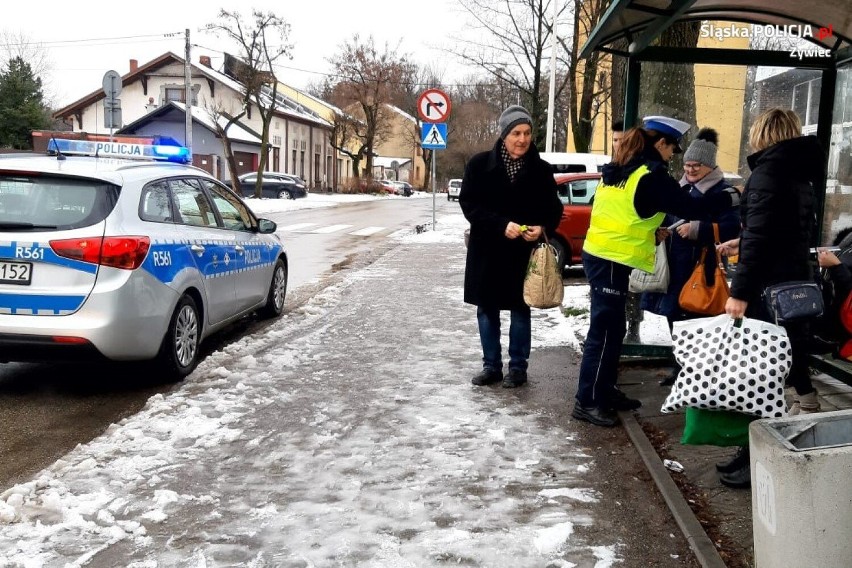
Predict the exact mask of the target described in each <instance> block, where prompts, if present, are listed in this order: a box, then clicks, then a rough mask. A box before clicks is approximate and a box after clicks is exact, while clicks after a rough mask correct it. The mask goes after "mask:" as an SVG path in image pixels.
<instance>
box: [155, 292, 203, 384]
mask: <svg viewBox="0 0 852 568" xmlns="http://www.w3.org/2000/svg"><path fill="white" fill-rule="evenodd" d="M200 337H201V324H200V319H199V316H198V306H197V305H196V304H195V300H193V299H192V297H190V296H184V297H182V298H181V299H180V301H179V302H178V304H177V307H176V308H175V311H174V313H173V314H172V319H171V321H170V322H169V329H168V330H167V331H166V336H165V337H164V338H163V345H162V346H161V347H160V356H159V362H160V364H161V365H162V367H163V368H164V371H165V372H166V373H168V376H170V377H173V378H175V379H182V378H183V377H185V376H186V375H188V374H189V373H191V372H192V370H193V369H194V368H195V365H196V364H197V363H198V344H199V340H200Z"/></svg>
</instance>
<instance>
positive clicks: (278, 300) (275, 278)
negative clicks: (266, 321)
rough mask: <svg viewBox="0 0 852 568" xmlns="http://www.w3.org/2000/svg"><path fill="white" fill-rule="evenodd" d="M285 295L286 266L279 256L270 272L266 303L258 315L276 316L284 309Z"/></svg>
mask: <svg viewBox="0 0 852 568" xmlns="http://www.w3.org/2000/svg"><path fill="white" fill-rule="evenodd" d="M286 297H287V267H286V266H285V265H284V261H283V260H281V259H280V258H279V259H278V260H277V261H275V270H274V271H273V272H272V282H271V283H270V284H269V293H268V294H267V296H266V305H264V306H263V308H261V310H260V315H261V316H262V317H265V318H277V317H278V316H280V315H281V312H283V311H284V300H285V298H286Z"/></svg>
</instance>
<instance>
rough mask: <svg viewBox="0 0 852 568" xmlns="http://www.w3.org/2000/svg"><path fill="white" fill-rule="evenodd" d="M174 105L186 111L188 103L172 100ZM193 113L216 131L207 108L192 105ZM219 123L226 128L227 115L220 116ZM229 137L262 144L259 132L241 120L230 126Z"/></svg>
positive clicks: (198, 119) (201, 121)
mask: <svg viewBox="0 0 852 568" xmlns="http://www.w3.org/2000/svg"><path fill="white" fill-rule="evenodd" d="M171 104H172V105H174V106H175V107H177V108H178V109H180V110H181V111H183V112H186V105H185V104H184V103H180V102H176V101H172V102H171ZM190 112H191V114H192V119H193V120H196V121H198V122H200V123H201V124H203V125H204V126H206V127H207V128H208V129H210V130H211V131H212V132H216V124H215V123H214V122H213V118H212V117H211V116H210V113H209V112H208V111H207V109H205V108H203V107H199V106H194V107H191V110H190ZM218 122H219V125H220V126H221V127H222V128H224V127H225V125H226V124H228V119H227V117H224V116H219V120H218ZM228 138H230V139H231V140H232V141H235V142H249V143H251V144H260V143H261V137H260V136H258V135H257V133H255V132H253V131H251V130H249V129H247V128H246V127H245V126H243V124H242V123H241V122H240V121H236V122H234V123H233V124H232V125H231V127H230V128H228Z"/></svg>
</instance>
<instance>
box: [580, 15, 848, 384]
mask: <svg viewBox="0 0 852 568" xmlns="http://www.w3.org/2000/svg"><path fill="white" fill-rule="evenodd" d="M849 8H850V4H849V0H823V1H822V2H819V3H810V2H802V1H801V0H613V2H612V4H611V5H610V7H609V8H608V9H607V10H606V12H605V13H604V15H603V17H602V18H601V19H600V21H599V22H598V23H597V25H596V26H595V27H594V28H593V29H592V31H591V32H590V33H589V35H588V38H587V40H586V42H585V44H584V45H583V48H582V50H581V52H580V58H581V59H587V58H589V56H590V55H592V54H594V53H595V52H603V53H606V54H610V55H612V56H614V57H623V58H624V61H626V66H625V70H624V79H625V89H624V107H623V115H622V116H623V117H624V123H625V126H631V125H633V124H634V123H635V122H636V120H637V118H638V117H640V116H646V115H651V114H666V115H669V116H674V117H675V118H680V119H683V120H687V121H688V122H691V123H693V124H698V126H711V127H714V128H716V129H717V130H720V133H721V134H722V136H721V140H720V144H719V148H720V156H721V154H722V153H723V149H724V153H726V156H725V157H726V158H727V160H728V161H727V165H726V166H725V167H723V169H724V170H725V171H726V172H727V171H730V172H731V174H732V175H739V176H740V177H743V178H744V177H747V176H748V169H747V166H746V160H745V158H746V156H747V155H748V153H749V151H748V146H747V143H746V140H747V132H748V128H749V127H750V125H751V121H752V120H753V119H754V118H755V117H756V116H757V115H758V114H760V112H762V111H763V110H766V109H767V108H770V107H773V106H780V107H784V108H791V109H793V110H794V111H796V112H797V114H798V115H799V117H800V119H801V120H802V124H803V133H804V134H814V135H816V136H817V137H818V138H819V140H820V142H821V143H822V145H823V147H824V148H825V149H826V150H827V155H826V164H825V166H826V168H825V169H826V172H827V175H826V177H825V179H823V180H822V181H821V183H820V185H821V187H818V188H817V196H818V204H817V214H818V231H817V242H815V243H812V244H813V245H828V244H830V243H831V241H832V240H833V238H834V237H835V236H836V235H837V233H838V232H839V231H840V230H842V229H844V228H846V227H852V11H850V9H849ZM681 23H688V24H692V25H691V26H688V28H689V29H691V30H692V33H693V36H692V40H694V41H691V42H690V41H686V42H680V43H679V42H678V41H674V42H673V41H672V40H671V38H675V39H677V38H678V35H677V34H673V33H672V32H673V31H674V30H676V29H678V28H680V29H683V28H684V27H685V26H676V25H677V24H681ZM696 36H697V38H696ZM681 37H682V36H681ZM673 43H674V44H677V45H686V46H684V47H673V46H672V44H673ZM613 76H615V75H613ZM667 80H671V81H672V83H673V84H672V85H669V86H668V87H663V88H661V86H660V85H659V84H656V83H665V82H666V81H667ZM649 83H654V84H653V85H649ZM684 85H689V87H692V86H693V85H694V90H692V89H690V88H684ZM666 89H668V91H669V92H668V93H666ZM678 90H682V91H684V92H683V93H682V97H681V99H680V100H678V98H677V97H674V96H671V94H672V93H671V92H672V91H675V92H676V91H678ZM613 114H616V115H617V114H619V113H617V112H615V111H614V112H613ZM696 130H697V129H693V131H691V132H690V133H689V134H692V135H694V133H695V131H696ZM687 143H688V140H687ZM720 161H721V159H720ZM721 165H722V164H721V163H720V166H721ZM733 170H736V171H733ZM629 343H630V338H629V337H628V343H627V344H626V346H627V347H629ZM637 354H638V353H637ZM816 363H817V364H818V365H817V366H821V367H822V368H823V370H826V371H829V372H831V374H833V375H835V376H838V375H840V378H842V379H844V380H846V381H847V382H850V381H852V366H844V365H839V367H838V366H835V365H833V364H832V365H831V366H830V368H827V367H826V366H824V365H821V364H820V362H819V361H817V362H816ZM838 369H839V370H838Z"/></svg>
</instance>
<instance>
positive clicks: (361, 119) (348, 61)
mask: <svg viewBox="0 0 852 568" xmlns="http://www.w3.org/2000/svg"><path fill="white" fill-rule="evenodd" d="M338 51H339V53H338V55H336V56H335V57H333V58H331V59H330V60H329V63H331V65H332V67H333V68H334V74H335V75H336V76H337V82H336V83H335V84H334V87H333V89H332V102H333V103H334V104H336V105H337V106H338V107H340V108H342V109H343V110H345V111H346V112H349V113H350V114H352V115H353V116H354V117H355V118H357V119H358V121H357V122H355V121H353V122H350V123H349V126H351V127H352V132H353V133H354V137H353V138H352V140H354V141H356V143H355V145H354V146H355V148H354V149H353V151H352V152H351V153H350V154H349V155H350V157H351V158H352V161H353V164H354V169H355V176H356V177H359V176H360V173H361V171H360V162H361V160H366V167H365V168H364V173H365V174H366V176H367V178H368V179H372V176H373V155H374V151H373V148H374V146H375V144H376V142H377V141H378V140H382V139H383V138H384V137H386V136H387V134H388V133H389V130H390V122H389V118H390V114H389V110H388V108H387V104H389V103H391V102H392V101H393V95H394V93H396V92H397V91H398V90H399V88H400V86H401V85H405V84H408V83H413V77H414V73H415V72H416V68H415V66H414V64H413V63H410V62H409V61H408V59H407V58H406V56H405V55H399V54H397V53H396V50H392V49H390V48H389V47H388V45H387V44H385V46H384V48H383V50H382V51H379V50H378V49H377V48H376V45H375V41H374V40H373V37H372V36H370V37H369V38H367V39H366V40H362V39H361V37H360V36H359V35H358V34H355V35H354V36H352V38H351V39H349V40H347V41H345V42H344V43H343V44H342V45H341V47H340V49H339V50H338Z"/></svg>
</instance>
